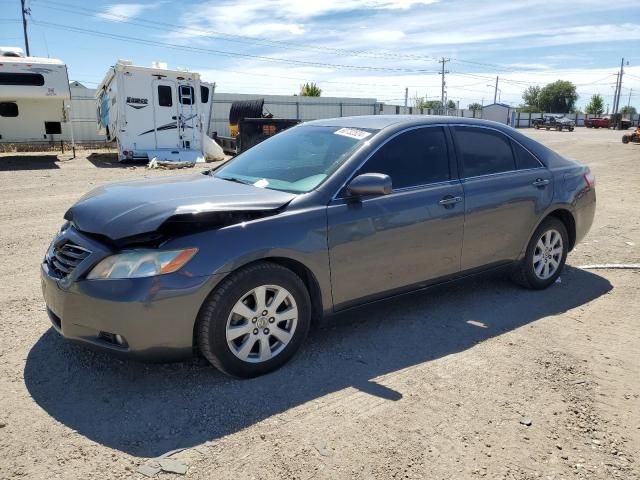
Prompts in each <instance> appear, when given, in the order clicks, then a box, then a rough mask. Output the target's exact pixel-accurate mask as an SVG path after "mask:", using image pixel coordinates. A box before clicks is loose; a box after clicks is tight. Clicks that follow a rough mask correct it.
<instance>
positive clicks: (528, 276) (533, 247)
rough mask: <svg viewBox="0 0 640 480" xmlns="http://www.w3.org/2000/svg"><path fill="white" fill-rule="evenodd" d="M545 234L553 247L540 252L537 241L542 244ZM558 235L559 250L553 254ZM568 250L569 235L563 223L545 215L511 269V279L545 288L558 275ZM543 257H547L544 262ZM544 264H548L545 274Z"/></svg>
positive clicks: (534, 287) (530, 285)
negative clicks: (523, 252)
mask: <svg viewBox="0 0 640 480" xmlns="http://www.w3.org/2000/svg"><path fill="white" fill-rule="evenodd" d="M552 232H553V233H552ZM545 235H547V237H546V240H547V241H549V245H550V246H551V247H552V248H553V247H555V249H553V250H550V251H549V252H544V251H542V252H541V251H540V249H539V246H540V245H539V242H542V244H543V245H544V244H545V243H546V242H545ZM558 236H559V237H560V242H561V244H560V245H559V247H560V250H559V251H557V253H556V254H554V253H553V252H554V251H555V250H557V249H558V242H557V237H558ZM568 251H569V235H568V234H567V229H566V227H565V226H564V223H562V222H561V221H560V220H558V219H557V218H555V217H547V218H546V219H544V220H543V221H542V223H541V224H540V225H539V226H538V228H536V231H535V232H534V233H533V235H532V236H531V239H530V240H529V244H528V245H527V251H526V254H525V256H524V258H523V259H522V260H521V261H520V262H519V263H518V265H517V266H516V268H515V269H514V271H513V275H512V278H513V280H514V281H515V282H516V283H518V284H520V285H521V286H523V287H525V288H530V289H534V290H541V289H544V288H547V287H548V286H549V285H551V284H553V283H554V282H555V281H556V279H557V278H558V277H559V276H560V273H561V272H562V269H563V267H564V264H565V262H566V260H567V253H568ZM545 259H547V261H546V264H545ZM554 263H555V265H554ZM545 265H548V266H549V267H548V268H549V270H546V273H547V275H545V268H546V267H545ZM551 268H555V269H554V270H553V272H551ZM538 270H540V274H539V273H537V271H538Z"/></svg>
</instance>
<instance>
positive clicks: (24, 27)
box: [20, 0, 31, 57]
mask: <svg viewBox="0 0 640 480" xmlns="http://www.w3.org/2000/svg"><path fill="white" fill-rule="evenodd" d="M24 2H25V0H20V4H21V5H22V30H23V31H24V46H25V47H26V48H25V50H26V51H27V57H30V56H31V54H30V53H29V37H28V35H27V15H31V9H30V8H27V7H26V6H25V4H24Z"/></svg>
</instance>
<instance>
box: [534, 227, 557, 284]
mask: <svg viewBox="0 0 640 480" xmlns="http://www.w3.org/2000/svg"><path fill="white" fill-rule="evenodd" d="M562 247H563V245H562V235H560V232H558V231H557V230H555V229H550V230H546V231H545V232H543V233H542V235H541V236H540V238H539V239H538V242H537V243H536V248H535V250H534V252H533V271H534V273H535V274H536V276H537V277H538V278H539V279H541V280H546V279H548V278H550V277H552V276H553V275H554V274H555V273H556V271H557V270H558V267H560V262H561V260H562Z"/></svg>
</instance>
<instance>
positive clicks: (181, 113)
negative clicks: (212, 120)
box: [178, 83, 201, 150]
mask: <svg viewBox="0 0 640 480" xmlns="http://www.w3.org/2000/svg"><path fill="white" fill-rule="evenodd" d="M178 118H179V119H180V122H179V126H178V132H179V134H180V143H181V145H180V147H181V148H184V149H185V150H200V148H201V147H200V119H199V116H198V104H197V100H196V95H195V89H194V88H193V84H192V83H178Z"/></svg>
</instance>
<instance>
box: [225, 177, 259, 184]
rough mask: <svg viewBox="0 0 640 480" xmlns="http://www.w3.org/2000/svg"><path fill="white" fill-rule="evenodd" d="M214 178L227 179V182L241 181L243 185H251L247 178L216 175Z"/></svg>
mask: <svg viewBox="0 0 640 480" xmlns="http://www.w3.org/2000/svg"><path fill="white" fill-rule="evenodd" d="M216 178H221V179H222V180H227V181H229V182H236V183H241V184H243V185H253V183H251V182H248V181H247V180H242V179H241V178H237V177H216Z"/></svg>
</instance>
